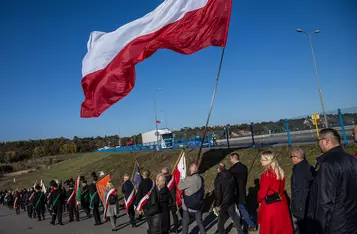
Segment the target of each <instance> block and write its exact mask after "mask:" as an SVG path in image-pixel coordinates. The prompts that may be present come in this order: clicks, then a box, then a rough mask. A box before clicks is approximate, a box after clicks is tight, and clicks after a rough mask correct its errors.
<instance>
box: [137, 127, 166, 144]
mask: <svg viewBox="0 0 357 234" xmlns="http://www.w3.org/2000/svg"><path fill="white" fill-rule="evenodd" d="M158 135H159V137H157V134H156V130H152V131H150V132H145V133H142V134H141V138H142V142H143V146H152V147H153V148H154V147H155V146H156V145H157V141H159V145H160V147H161V148H162V149H170V148H172V142H173V136H172V132H171V131H170V130H169V129H167V128H166V129H159V130H158Z"/></svg>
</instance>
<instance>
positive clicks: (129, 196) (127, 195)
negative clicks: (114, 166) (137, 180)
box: [121, 174, 136, 228]
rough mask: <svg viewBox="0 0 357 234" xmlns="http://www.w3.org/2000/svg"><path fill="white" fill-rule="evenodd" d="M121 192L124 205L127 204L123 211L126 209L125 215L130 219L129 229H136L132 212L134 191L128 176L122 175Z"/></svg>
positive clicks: (133, 212)
mask: <svg viewBox="0 0 357 234" xmlns="http://www.w3.org/2000/svg"><path fill="white" fill-rule="evenodd" d="M121 192H122V193H123V194H124V201H125V203H128V204H125V209H126V212H127V215H129V218H130V224H131V227H133V228H135V227H136V223H135V211H134V201H135V190H134V185H133V183H132V182H131V181H130V178H129V175H128V174H125V175H124V184H123V185H122V188H121ZM126 206H128V207H126Z"/></svg>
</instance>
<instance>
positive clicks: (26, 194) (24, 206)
mask: <svg viewBox="0 0 357 234" xmlns="http://www.w3.org/2000/svg"><path fill="white" fill-rule="evenodd" d="M21 198H22V203H21V204H22V209H23V210H24V211H27V204H28V200H29V192H28V191H27V189H26V188H25V189H24V190H23V192H22V197H21Z"/></svg>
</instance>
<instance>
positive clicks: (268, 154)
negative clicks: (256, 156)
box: [260, 150, 284, 180]
mask: <svg viewBox="0 0 357 234" xmlns="http://www.w3.org/2000/svg"><path fill="white" fill-rule="evenodd" d="M260 157H261V158H264V159H265V160H267V161H270V163H269V164H268V165H267V166H266V167H265V170H264V171H267V170H273V171H274V172H275V175H276V177H277V178H278V179H279V180H282V179H284V170H283V169H282V168H281V167H280V165H279V161H278V158H277V155H276V153H274V152H273V151H270V150H266V151H263V152H262V153H261V154H260Z"/></svg>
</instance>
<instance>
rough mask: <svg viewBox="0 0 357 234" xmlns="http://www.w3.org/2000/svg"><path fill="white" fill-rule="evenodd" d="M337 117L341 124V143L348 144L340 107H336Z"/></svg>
mask: <svg viewBox="0 0 357 234" xmlns="http://www.w3.org/2000/svg"><path fill="white" fill-rule="evenodd" d="M338 117H339V118H340V125H341V131H342V136H343V144H344V145H348V141H347V136H346V131H345V124H344V123H343V118H342V113H341V109H338Z"/></svg>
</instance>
